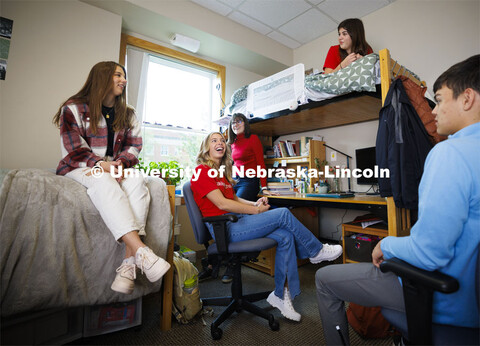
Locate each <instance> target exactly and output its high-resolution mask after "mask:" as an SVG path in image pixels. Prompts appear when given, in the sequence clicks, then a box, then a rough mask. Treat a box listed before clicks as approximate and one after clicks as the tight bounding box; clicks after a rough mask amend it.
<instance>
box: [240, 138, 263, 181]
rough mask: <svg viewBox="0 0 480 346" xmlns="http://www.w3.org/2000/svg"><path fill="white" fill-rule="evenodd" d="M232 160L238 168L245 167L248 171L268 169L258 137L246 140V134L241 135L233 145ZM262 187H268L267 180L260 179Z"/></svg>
mask: <svg viewBox="0 0 480 346" xmlns="http://www.w3.org/2000/svg"><path fill="white" fill-rule="evenodd" d="M232 158H233V161H235V162H234V164H235V166H236V167H239V168H240V167H242V166H243V167H244V170H245V171H246V170H247V169H249V168H253V169H255V170H256V169H257V166H260V168H263V169H266V167H265V161H264V160H263V146H262V143H261V142H260V139H258V137H257V135H250V137H249V138H245V134H243V133H242V134H239V135H238V136H237V138H236V139H235V142H233V143H232ZM260 185H262V187H267V178H260Z"/></svg>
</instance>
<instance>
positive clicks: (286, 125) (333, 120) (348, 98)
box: [250, 49, 425, 137]
mask: <svg viewBox="0 0 480 346" xmlns="http://www.w3.org/2000/svg"><path fill="white" fill-rule="evenodd" d="M379 59H380V76H381V92H376V93H375V92H373V93H370V92H353V93H350V94H346V95H342V96H338V97H334V98H332V99H329V100H325V101H319V102H312V103H307V104H305V105H301V106H299V107H298V108H297V109H296V110H295V111H288V110H285V111H281V112H278V113H275V114H274V115H273V116H272V117H271V118H270V119H266V120H253V119H252V120H253V121H252V122H251V125H250V127H251V129H252V132H253V133H255V134H257V135H262V136H271V137H276V136H282V135H286V134H292V133H299V132H305V131H312V130H318V129H325V128H329V127H336V126H341V125H348V124H356V123H361V122H365V121H371V120H377V119H378V114H379V112H380V109H381V108H382V105H383V102H384V100H385V97H386V95H387V92H388V88H389V86H390V83H391V80H392V77H396V76H398V75H404V76H407V77H408V78H409V79H411V80H412V81H414V82H415V83H416V84H417V85H425V82H420V81H419V80H418V79H417V78H415V77H414V76H413V75H411V74H410V72H408V71H407V70H406V69H405V68H404V67H403V66H402V65H400V64H398V63H397V62H396V61H395V60H393V59H392V58H391V57H390V52H389V51H388V49H382V50H381V51H380V52H379ZM267 117H268V116H267Z"/></svg>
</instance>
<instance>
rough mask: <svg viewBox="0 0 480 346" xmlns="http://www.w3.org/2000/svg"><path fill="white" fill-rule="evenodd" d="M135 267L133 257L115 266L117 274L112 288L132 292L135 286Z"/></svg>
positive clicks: (126, 292)
mask: <svg viewBox="0 0 480 346" xmlns="http://www.w3.org/2000/svg"><path fill="white" fill-rule="evenodd" d="M136 270H137V267H136V266H135V260H134V258H133V257H131V260H130V258H129V259H127V260H125V261H123V263H122V265H121V266H120V267H118V268H117V275H116V276H115V280H113V283H112V286H111V287H110V288H111V289H112V290H114V291H116V292H120V293H124V294H132V292H133V289H134V288H135V279H136V277H137V275H136Z"/></svg>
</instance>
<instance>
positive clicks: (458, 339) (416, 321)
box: [380, 252, 480, 345]
mask: <svg viewBox="0 0 480 346" xmlns="http://www.w3.org/2000/svg"><path fill="white" fill-rule="evenodd" d="M380 270H381V271H382V272H384V273H385V272H389V271H391V272H393V273H394V274H395V275H397V276H399V277H401V278H402V285H403V296H404V299H405V312H406V313H405V314H403V313H400V312H398V311H394V310H390V309H385V308H382V314H383V316H384V317H385V318H386V319H387V321H389V322H390V323H391V324H393V325H394V326H395V327H396V328H397V329H398V330H399V331H400V332H401V334H402V336H403V337H404V338H406V339H407V340H408V341H409V342H410V343H412V344H414V345H437V344H441V345H479V342H480V341H479V338H480V329H479V328H466V327H457V326H450V325H443V324H436V323H432V302H433V291H437V292H441V293H445V294H449V293H453V292H456V291H457V290H458V288H459V284H458V281H457V280H456V279H455V278H453V277H451V276H449V275H446V274H443V273H440V272H439V271H433V272H431V271H427V270H423V269H419V268H417V267H414V266H412V265H410V264H408V263H406V262H404V261H402V260H399V259H398V258H391V259H389V260H386V261H384V262H382V263H381V264H380ZM475 284H476V302H472V304H475V303H476V304H477V305H478V306H479V307H480V293H479V292H480V290H479V287H480V252H479V254H478V257H477V270H476V281H475ZM405 315H406V316H405ZM405 317H406V318H405Z"/></svg>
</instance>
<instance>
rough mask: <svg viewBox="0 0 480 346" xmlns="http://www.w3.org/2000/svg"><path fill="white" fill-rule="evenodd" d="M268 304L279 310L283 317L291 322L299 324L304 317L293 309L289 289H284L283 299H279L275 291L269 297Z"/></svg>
mask: <svg viewBox="0 0 480 346" xmlns="http://www.w3.org/2000/svg"><path fill="white" fill-rule="evenodd" d="M267 302H268V303H269V304H270V305H271V306H273V307H274V308H277V309H278V310H280V312H281V313H282V315H283V316H285V317H286V318H288V319H289V320H292V321H297V322H299V321H300V319H301V318H302V315H300V314H299V313H298V312H296V311H295V309H294V308H293V304H292V298H291V297H290V291H289V290H288V287H285V288H284V291H283V299H281V298H279V297H277V296H276V295H275V291H273V292H272V293H270V295H269V296H268V298H267Z"/></svg>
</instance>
